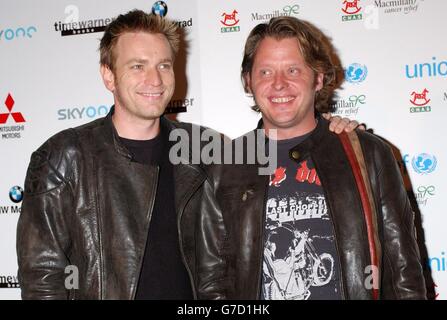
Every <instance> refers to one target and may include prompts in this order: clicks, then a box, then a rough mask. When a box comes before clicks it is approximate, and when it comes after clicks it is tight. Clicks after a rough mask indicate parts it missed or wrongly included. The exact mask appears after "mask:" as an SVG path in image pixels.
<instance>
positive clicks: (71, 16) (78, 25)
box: [54, 5, 113, 37]
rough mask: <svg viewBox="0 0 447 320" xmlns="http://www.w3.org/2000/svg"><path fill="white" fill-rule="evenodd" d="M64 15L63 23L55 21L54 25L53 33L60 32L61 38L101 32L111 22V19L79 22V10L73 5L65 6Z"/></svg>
mask: <svg viewBox="0 0 447 320" xmlns="http://www.w3.org/2000/svg"><path fill="white" fill-rule="evenodd" d="M65 14H66V15H67V16H66V17H65V19H64V22H62V21H56V22H55V23H54V31H56V32H60V34H61V36H62V37H65V36H74V35H84V34H89V33H95V32H102V31H104V30H105V29H106V27H107V25H108V24H109V23H110V22H112V21H113V18H95V19H90V20H80V18H79V8H78V7H77V6H75V5H68V6H66V7H65Z"/></svg>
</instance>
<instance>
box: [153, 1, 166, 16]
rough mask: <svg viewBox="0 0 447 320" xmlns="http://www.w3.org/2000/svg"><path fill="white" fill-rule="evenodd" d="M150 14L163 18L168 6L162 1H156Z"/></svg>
mask: <svg viewBox="0 0 447 320" xmlns="http://www.w3.org/2000/svg"><path fill="white" fill-rule="evenodd" d="M152 14H156V15H157V16H160V17H164V16H166V15H167V14H168V5H167V4H166V3H164V2H163V1H157V2H155V3H154V4H153V5H152Z"/></svg>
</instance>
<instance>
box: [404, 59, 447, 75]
mask: <svg viewBox="0 0 447 320" xmlns="http://www.w3.org/2000/svg"><path fill="white" fill-rule="evenodd" d="M405 76H406V77H407V78H409V79H413V78H424V77H446V76H447V61H446V60H444V61H437V59H436V57H433V58H432V62H423V63H415V64H413V65H412V66H411V65H408V64H407V65H405Z"/></svg>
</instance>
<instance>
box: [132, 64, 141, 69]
mask: <svg viewBox="0 0 447 320" xmlns="http://www.w3.org/2000/svg"><path fill="white" fill-rule="evenodd" d="M132 69H135V70H141V69H143V65H142V64H134V65H133V66H132Z"/></svg>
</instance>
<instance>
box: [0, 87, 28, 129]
mask: <svg viewBox="0 0 447 320" xmlns="http://www.w3.org/2000/svg"><path fill="white" fill-rule="evenodd" d="M5 106H6V108H8V110H9V113H0V124H4V123H6V121H8V118H9V116H10V115H11V116H12V118H13V119H14V121H15V122H16V123H22V122H25V118H24V117H23V115H22V113H21V112H12V108H13V106H14V99H13V98H12V96H11V94H10V93H8V97H7V98H6V100H5Z"/></svg>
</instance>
